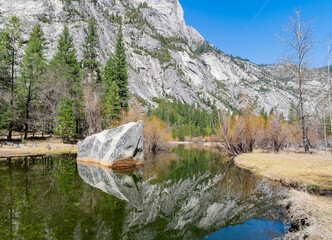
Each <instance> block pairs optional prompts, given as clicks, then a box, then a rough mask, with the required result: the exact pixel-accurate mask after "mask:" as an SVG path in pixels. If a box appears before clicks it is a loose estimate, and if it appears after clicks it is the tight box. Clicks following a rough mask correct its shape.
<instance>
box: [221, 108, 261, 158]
mask: <svg viewBox="0 0 332 240" xmlns="http://www.w3.org/2000/svg"><path fill="white" fill-rule="evenodd" d="M215 128H216V129H215V132H216V134H217V137H218V138H219V142H220V144H221V146H222V148H223V150H225V151H226V152H227V153H229V154H230V155H233V156H237V155H239V154H241V153H247V152H252V151H253V150H254V146H255V144H256V143H258V142H259V141H260V139H261V137H262V134H263V133H264V118H263V117H261V116H256V115H255V114H254V113H253V111H252V109H249V108H247V109H246V110H244V111H243V113H242V115H236V114H233V115H231V114H230V113H227V112H225V111H224V112H220V113H219V114H218V121H217V124H216V126H215Z"/></svg>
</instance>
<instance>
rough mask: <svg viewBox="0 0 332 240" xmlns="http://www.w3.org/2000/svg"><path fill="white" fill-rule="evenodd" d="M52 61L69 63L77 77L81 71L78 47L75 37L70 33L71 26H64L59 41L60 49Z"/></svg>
mask: <svg viewBox="0 0 332 240" xmlns="http://www.w3.org/2000/svg"><path fill="white" fill-rule="evenodd" d="M52 63H53V64H54V63H63V64H67V65H68V66H69V67H70V68H71V69H72V72H73V75H74V76H75V77H77V76H78V73H79V64H78V61H77V57H76V49H75V46H74V42H73V37H72V36H71V35H70V33H69V28H68V27H67V26H65V27H64V29H63V31H62V34H61V35H60V39H59V42H58V51H57V53H56V54H55V56H54V58H53V60H52Z"/></svg>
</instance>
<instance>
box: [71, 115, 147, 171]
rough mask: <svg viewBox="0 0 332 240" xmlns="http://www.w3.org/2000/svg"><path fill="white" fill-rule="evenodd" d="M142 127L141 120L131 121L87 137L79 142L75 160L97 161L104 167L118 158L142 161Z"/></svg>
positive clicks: (110, 164)
mask: <svg viewBox="0 0 332 240" xmlns="http://www.w3.org/2000/svg"><path fill="white" fill-rule="evenodd" d="M143 129H144V123H143V122H142V121H139V122H137V123H134V122H131V123H128V124H125V125H122V126H120V127H118V128H114V129H110V130H105V131H103V132H101V133H98V134H95V135H92V136H90V137H87V138H86V139H84V141H83V142H82V143H80V144H79V150H78V154H77V161H79V162H92V163H97V164H100V165H102V166H106V167H110V166H112V164H114V163H115V162H116V161H119V160H135V161H138V162H142V161H143V160H144V159H143Z"/></svg>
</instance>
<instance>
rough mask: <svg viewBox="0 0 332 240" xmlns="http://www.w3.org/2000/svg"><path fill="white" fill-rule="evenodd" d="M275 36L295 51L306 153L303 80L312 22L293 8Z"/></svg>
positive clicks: (307, 144)
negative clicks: (279, 32)
mask: <svg viewBox="0 0 332 240" xmlns="http://www.w3.org/2000/svg"><path fill="white" fill-rule="evenodd" d="M277 37H278V38H279V39H280V40H281V41H282V42H283V43H284V44H285V45H287V46H288V47H290V48H291V49H292V51H293V52H294V53H295V54H294V57H293V60H292V61H293V63H294V64H296V66H297V80H298V84H299V103H300V104H299V105H300V114H301V125H302V126H301V127H302V136H303V146H304V150H305V152H306V153H309V142H308V134H307V131H308V128H307V122H306V121H307V119H306V114H305V112H304V101H303V81H304V70H305V67H304V65H305V62H304V61H305V58H306V56H307V55H308V53H309V52H310V50H312V48H313V47H314V45H315V42H316V41H315V37H314V24H313V21H312V20H310V19H303V18H302V16H301V10H299V9H295V10H294V11H293V15H290V16H289V23H288V25H287V27H286V28H285V29H284V31H283V33H282V34H280V35H277Z"/></svg>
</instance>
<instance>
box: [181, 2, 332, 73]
mask: <svg viewBox="0 0 332 240" xmlns="http://www.w3.org/2000/svg"><path fill="white" fill-rule="evenodd" d="M266 2H267V0H255V1H248V0H227V1H226V0H219V1H218V0H204V1H202V0H180V3H181V5H182V7H183V9H184V15H185V20H186V23H187V24H188V25H191V26H193V27H194V28H196V29H197V30H198V31H199V32H200V33H201V34H202V36H203V37H204V38H205V39H206V40H207V41H209V42H210V43H212V44H213V45H215V46H216V47H218V48H219V49H221V50H222V51H224V52H226V53H228V54H232V55H234V56H241V57H243V58H248V59H249V60H250V61H252V62H254V63H258V64H260V63H278V62H280V61H281V59H282V58H283V57H284V56H286V55H287V53H286V50H287V48H286V47H285V46H284V45H283V44H282V43H281V42H280V41H279V40H278V39H277V38H276V36H275V33H280V32H281V31H282V28H283V27H284V26H286V25H287V22H288V15H289V14H290V13H291V12H292V10H293V9H294V8H301V9H302V15H303V16H304V17H306V18H311V19H314V20H315V29H316V33H315V36H316V38H317V43H316V45H317V46H316V48H315V49H314V50H313V51H312V53H311V55H310V56H309V58H308V61H310V62H311V67H320V66H324V65H327V60H326V55H327V53H326V52H327V50H326V49H327V46H326V45H327V36H328V34H331V35H332V0H312V1H309V0H270V1H268V3H267V4H266V6H265V8H264V9H263V10H262V11H261V13H260V14H259V15H258V16H257V17H256V19H255V21H254V22H252V24H251V25H250V26H249V27H247V26H248V24H249V23H250V22H251V21H252V19H253V18H254V17H255V15H256V14H257V13H258V12H259V10H260V9H261V8H262V7H263V6H264V4H265V3H266ZM245 29H246V31H245V32H244V33H243V31H244V30H245Z"/></svg>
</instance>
